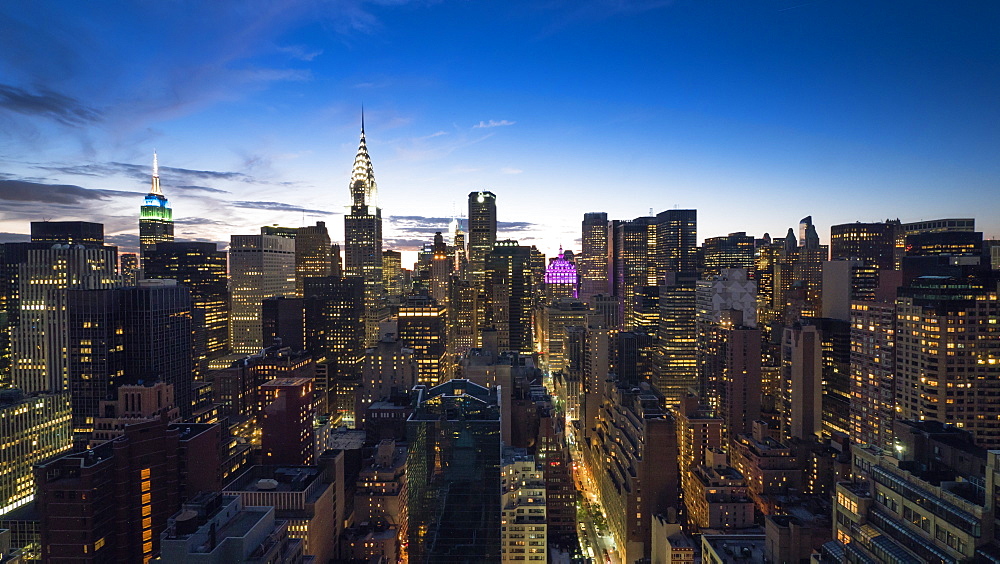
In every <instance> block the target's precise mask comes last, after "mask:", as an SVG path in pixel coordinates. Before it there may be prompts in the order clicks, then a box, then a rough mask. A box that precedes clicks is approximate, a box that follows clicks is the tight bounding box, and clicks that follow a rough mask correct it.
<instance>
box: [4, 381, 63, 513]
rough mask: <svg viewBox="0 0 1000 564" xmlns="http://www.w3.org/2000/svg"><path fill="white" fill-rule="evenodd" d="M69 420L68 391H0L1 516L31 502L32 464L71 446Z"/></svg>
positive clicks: (12, 389)
mask: <svg viewBox="0 0 1000 564" xmlns="http://www.w3.org/2000/svg"><path fill="white" fill-rule="evenodd" d="M71 421H72V418H71V407H70V400H69V394H68V393H65V392H60V393H56V394H37V395H33V396H25V395H24V394H23V393H22V392H21V391H20V390H18V389H16V388H8V389H4V390H0V437H3V441H2V442H0V504H2V505H0V515H4V514H7V513H10V512H11V511H13V510H15V509H17V508H18V507H21V506H23V505H26V504H28V503H31V501H32V500H33V499H34V497H35V480H34V475H33V474H32V465H34V464H37V463H39V462H42V461H44V460H47V459H48V458H50V457H52V456H55V455H58V454H60V453H63V452H66V451H67V450H69V449H70V447H71V446H72V444H73V443H72V436H73V435H72V424H71Z"/></svg>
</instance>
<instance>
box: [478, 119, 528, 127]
mask: <svg viewBox="0 0 1000 564" xmlns="http://www.w3.org/2000/svg"><path fill="white" fill-rule="evenodd" d="M515 123H517V122H516V121H510V120H506V119H502V120H500V121H497V120H493V119H491V120H490V121H480V122H479V123H477V124H476V125H473V126H472V127H473V129H486V128H489V127H505V126H508V125H514V124H515Z"/></svg>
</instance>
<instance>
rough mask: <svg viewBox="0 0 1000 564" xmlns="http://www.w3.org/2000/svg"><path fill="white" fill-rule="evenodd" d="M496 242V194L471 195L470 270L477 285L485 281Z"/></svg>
mask: <svg viewBox="0 0 1000 564" xmlns="http://www.w3.org/2000/svg"><path fill="white" fill-rule="evenodd" d="M496 242H497V197H496V194H494V193H493V192H488V191H480V192H471V193H469V268H470V270H471V274H472V277H471V279H472V281H473V283H474V284H476V285H480V284H482V283H483V280H484V279H485V276H486V257H487V255H489V254H490V251H492V250H493V246H494V245H495V244H496Z"/></svg>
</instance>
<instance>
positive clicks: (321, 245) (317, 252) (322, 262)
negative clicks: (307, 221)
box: [295, 221, 333, 298]
mask: <svg viewBox="0 0 1000 564" xmlns="http://www.w3.org/2000/svg"><path fill="white" fill-rule="evenodd" d="M332 270H333V260H332V258H331V246H330V233H329V232H328V231H327V229H326V222H325V221H317V222H316V225H307V226H305V227H299V228H298V229H296V230H295V295H297V296H298V297H300V298H301V297H302V295H303V294H302V290H303V288H304V287H305V285H304V281H305V279H306V278H307V277H310V276H330V275H331V274H332V273H331V271H332Z"/></svg>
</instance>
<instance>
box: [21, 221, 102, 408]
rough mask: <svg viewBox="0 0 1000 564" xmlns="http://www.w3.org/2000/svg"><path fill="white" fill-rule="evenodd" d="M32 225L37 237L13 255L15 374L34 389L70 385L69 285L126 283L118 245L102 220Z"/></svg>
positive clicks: (97, 286) (25, 386) (23, 386)
mask: <svg viewBox="0 0 1000 564" xmlns="http://www.w3.org/2000/svg"><path fill="white" fill-rule="evenodd" d="M31 229H32V243H28V244H25V246H24V247H23V248H22V249H21V250H22V252H23V254H22V256H20V257H16V258H15V257H11V258H12V259H13V260H15V261H16V264H17V269H18V273H17V288H18V292H17V296H16V299H15V300H12V302H11V304H10V306H9V308H8V311H12V310H13V308H16V316H12V317H11V319H10V323H11V330H12V341H13V343H12V345H13V347H12V349H13V353H14V355H13V358H14V363H13V366H12V374H11V375H12V378H11V380H12V383H13V385H14V386H15V387H17V388H20V389H22V390H24V392H25V393H29V394H30V393H33V392H39V391H63V390H68V389H69V372H68V360H67V351H69V343H68V342H67V338H68V334H67V327H68V321H67V318H66V293H67V292H66V291H67V290H70V289H100V288H113V287H117V286H120V285H121V278H120V277H119V276H118V272H117V270H118V269H117V264H118V260H117V259H118V257H117V254H118V249H117V248H116V247H109V246H105V245H103V226H102V225H101V224H99V223H85V222H32V224H31ZM36 232H37V237H36ZM80 235H83V237H80ZM36 238H37V239H38V240H37V241H36ZM53 241H55V242H53ZM7 246H9V244H8V245H7ZM12 250H13V249H12Z"/></svg>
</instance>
